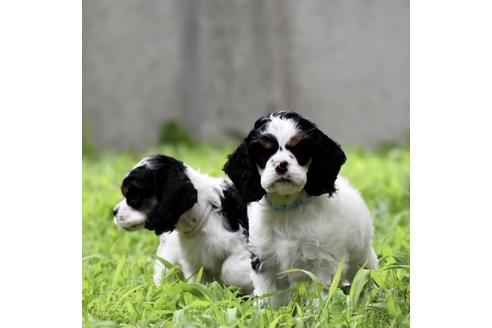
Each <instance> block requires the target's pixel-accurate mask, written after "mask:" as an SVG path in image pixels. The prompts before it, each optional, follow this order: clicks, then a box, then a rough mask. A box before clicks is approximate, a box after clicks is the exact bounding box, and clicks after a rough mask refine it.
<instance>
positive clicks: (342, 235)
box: [224, 112, 377, 305]
mask: <svg viewBox="0 0 492 328" xmlns="http://www.w3.org/2000/svg"><path fill="white" fill-rule="evenodd" d="M344 162H345V154H344V153H343V151H342V149H341V148H340V147H339V145H338V144H337V143H336V142H334V141H333V140H331V139H330V138H328V137H327V136H326V135H325V134H323V133H322V132H321V131H320V130H319V129H317V128H316V126H315V125H314V124H313V123H311V122H309V121H308V120H306V119H304V118H302V117H301V116H300V115H298V114H296V113H287V112H279V113H273V114H271V115H269V116H265V117H262V118H260V119H259V120H257V122H256V123H255V126H254V129H253V130H252V131H251V132H250V133H249V134H248V136H247V137H246V138H245V140H244V141H243V142H242V143H241V145H240V146H239V147H238V149H237V150H236V151H235V152H234V153H233V154H231V155H230V157H229V160H228V162H227V163H226V165H225V166H224V171H225V172H226V173H227V175H228V176H229V177H230V178H231V180H232V181H233V182H234V184H235V186H236V187H237V188H238V190H239V191H240V193H241V196H242V197H243V199H244V200H245V201H247V202H249V203H250V205H249V206H248V217H249V228H250V234H249V243H250V250H251V252H252V254H253V256H252V263H251V264H252V267H253V272H252V280H253V283H254V286H255V294H258V295H262V294H265V293H270V292H275V291H277V290H280V289H284V288H287V287H289V285H290V284H291V283H293V282H294V281H297V280H300V279H306V278H307V277H306V276H305V275H304V274H302V273H289V274H286V275H281V274H280V273H281V272H282V271H285V270H286V269H289V268H299V269H305V270H308V271H311V272H313V273H314V274H316V275H317V276H318V277H319V278H320V279H321V280H322V281H324V282H325V283H326V284H330V283H331V280H332V279H333V276H334V275H335V273H336V271H337V268H338V266H339V264H340V262H341V261H342V259H344V260H345V262H344V263H345V266H344V271H343V278H342V279H343V280H344V281H346V282H351V281H352V279H353V277H354V275H355V273H356V272H357V270H358V269H359V268H360V267H361V266H363V265H366V266H367V267H369V268H375V267H376V266H377V258H376V255H375V252H374V250H373V248H372V246H371V240H372V236H373V228H372V221H371V217H370V214H369V211H368V209H367V207H366V205H365V203H364V201H363V199H362V197H361V196H360V194H359V193H358V192H357V191H356V190H355V189H354V188H353V187H352V186H351V185H350V184H349V183H348V181H346V180H345V179H344V178H342V177H339V176H338V172H339V171H340V167H341V166H342V165H343V163H344ZM286 296H287V295H285V293H284V294H282V293H280V294H278V295H276V296H274V297H273V299H272V302H273V305H279V304H285V303H286V302H287V301H288V297H286Z"/></svg>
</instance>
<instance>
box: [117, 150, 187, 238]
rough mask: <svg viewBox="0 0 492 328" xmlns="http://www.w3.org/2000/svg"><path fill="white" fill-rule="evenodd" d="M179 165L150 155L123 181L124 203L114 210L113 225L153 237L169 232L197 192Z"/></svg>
mask: <svg viewBox="0 0 492 328" xmlns="http://www.w3.org/2000/svg"><path fill="white" fill-rule="evenodd" d="M185 171H186V167H185V166H184V165H183V163H182V162H180V161H177V160H175V159H174V158H172V157H168V156H165V155H153V156H149V157H147V158H145V159H143V160H142V161H141V162H140V163H138V164H137V165H136V166H135V167H134V168H133V169H132V170H131V171H130V172H129V173H128V175H127V176H126V177H125V178H124V179H123V183H122V184H121V192H122V193H123V196H124V197H125V199H123V200H122V201H121V202H120V203H119V204H118V205H116V206H115V208H114V210H113V213H114V221H115V223H116V224H118V225H119V226H121V227H122V228H124V229H126V230H134V229H138V228H143V227H145V228H147V229H149V230H153V231H155V233H156V234H157V235H160V234H161V233H163V232H168V231H172V230H173V229H174V228H175V227H176V224H177V222H178V220H179V218H180V216H181V215H182V214H183V213H184V212H186V211H188V210H189V209H190V208H191V207H193V205H194V204H195V203H196V201H197V191H196V189H195V187H194V186H193V183H192V182H191V181H190V179H189V178H188V176H187V175H186V172H185Z"/></svg>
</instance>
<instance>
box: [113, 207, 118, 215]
mask: <svg viewBox="0 0 492 328" xmlns="http://www.w3.org/2000/svg"><path fill="white" fill-rule="evenodd" d="M116 214H118V207H115V208H113V216H116Z"/></svg>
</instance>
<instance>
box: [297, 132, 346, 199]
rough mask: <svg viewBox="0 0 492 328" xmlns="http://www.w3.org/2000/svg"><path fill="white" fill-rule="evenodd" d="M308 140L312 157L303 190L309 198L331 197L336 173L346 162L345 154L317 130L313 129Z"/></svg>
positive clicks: (338, 146) (334, 189)
mask: <svg viewBox="0 0 492 328" xmlns="http://www.w3.org/2000/svg"><path fill="white" fill-rule="evenodd" d="M309 138H310V142H311V145H312V147H313V156H312V160H311V165H310V166H309V171H308V173H307V183H306V186H305V187H304V190H306V193H307V194H308V195H311V196H319V195H321V194H325V193H328V194H329V195H330V196H332V195H333V193H334V192H335V191H336V188H335V180H336V179H337V175H338V172H340V168H341V167H342V165H343V163H345V160H346V157H345V153H344V152H343V150H342V148H341V147H340V145H338V144H337V143H336V142H335V141H333V140H331V139H330V138H328V137H327V136H326V135H325V134H324V133H323V132H321V131H320V130H318V129H315V130H314V131H313V132H312V133H311V134H310V136H309Z"/></svg>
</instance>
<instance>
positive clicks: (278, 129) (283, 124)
mask: <svg viewBox="0 0 492 328" xmlns="http://www.w3.org/2000/svg"><path fill="white" fill-rule="evenodd" d="M270 120H271V121H270V122H269V123H268V124H267V126H266V127H265V130H263V131H262V132H263V133H270V134H272V135H274V136H275V138H277V142H278V144H279V145H280V146H285V144H287V143H288V142H289V140H290V138H292V137H293V136H295V135H297V134H299V132H300V130H299V129H297V127H296V123H295V122H294V121H293V120H291V119H281V118H279V117H275V116H271V115H270Z"/></svg>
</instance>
